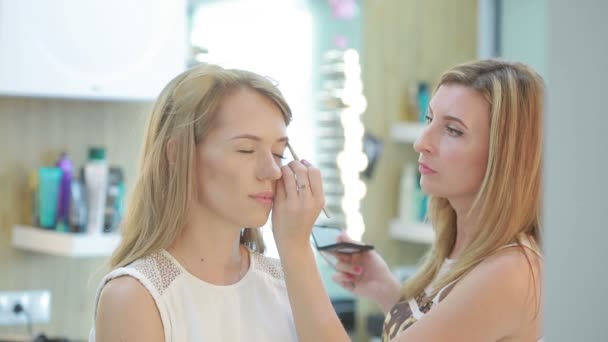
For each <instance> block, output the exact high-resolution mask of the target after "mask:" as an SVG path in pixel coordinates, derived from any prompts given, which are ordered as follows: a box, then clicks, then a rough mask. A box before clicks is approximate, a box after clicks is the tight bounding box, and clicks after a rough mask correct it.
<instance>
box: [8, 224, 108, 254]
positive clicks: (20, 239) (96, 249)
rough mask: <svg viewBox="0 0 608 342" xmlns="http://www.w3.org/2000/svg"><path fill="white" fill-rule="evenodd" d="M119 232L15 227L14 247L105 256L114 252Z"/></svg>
mask: <svg viewBox="0 0 608 342" xmlns="http://www.w3.org/2000/svg"><path fill="white" fill-rule="evenodd" d="M119 242H120V235H119V234H115V233H114V234H99V235H89V234H83V233H82V234H76V233H61V232H56V231H52V230H46V229H42V228H36V227H28V226H20V225H16V226H14V227H13V247H15V248H18V249H24V250H28V251H34V252H38V253H45V254H52V255H59V256H67V257H73V258H86V257H103V256H108V255H110V254H112V252H114V249H116V247H117V246H118V243H119Z"/></svg>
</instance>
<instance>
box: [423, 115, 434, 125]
mask: <svg viewBox="0 0 608 342" xmlns="http://www.w3.org/2000/svg"><path fill="white" fill-rule="evenodd" d="M432 121H433V118H432V117H430V116H429V115H425V116H424V122H425V123H426V124H427V125H428V124H430V123H431V122H432Z"/></svg>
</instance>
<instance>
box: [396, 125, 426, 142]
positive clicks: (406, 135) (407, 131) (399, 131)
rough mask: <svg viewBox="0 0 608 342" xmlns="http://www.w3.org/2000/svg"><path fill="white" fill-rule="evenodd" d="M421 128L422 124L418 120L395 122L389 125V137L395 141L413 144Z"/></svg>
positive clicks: (420, 132)
mask: <svg viewBox="0 0 608 342" xmlns="http://www.w3.org/2000/svg"><path fill="white" fill-rule="evenodd" d="M423 129H424V124H422V123H419V122H406V121H402V122H397V123H394V124H392V125H391V138H392V139H393V140H394V141H396V142H400V143H406V144H413V143H414V142H415V141H416V139H418V137H419V136H420V135H421V134H422V130H423Z"/></svg>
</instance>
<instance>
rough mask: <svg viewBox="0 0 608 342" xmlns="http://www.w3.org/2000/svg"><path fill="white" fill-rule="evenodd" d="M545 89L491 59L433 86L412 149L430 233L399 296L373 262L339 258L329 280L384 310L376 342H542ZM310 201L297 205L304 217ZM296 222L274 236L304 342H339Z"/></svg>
mask: <svg viewBox="0 0 608 342" xmlns="http://www.w3.org/2000/svg"><path fill="white" fill-rule="evenodd" d="M543 87H544V86H543V82H542V79H541V78H540V77H539V76H538V74H537V73H536V72H534V71H533V70H532V69H530V68H529V67H527V66H525V65H523V64H519V63H508V62H504V61H498V60H483V61H476V62H471V63H468V64H464V65H459V66H456V67H454V68H452V69H450V70H448V71H447V72H445V73H444V74H443V75H442V76H441V78H440V80H439V84H438V86H437V88H436V90H435V93H434V95H433V98H432V100H431V102H430V108H429V114H428V117H427V125H426V127H425V129H424V131H423V133H422V135H421V137H420V138H419V139H418V140H417V141H416V143H415V145H414V148H415V150H416V151H417V152H418V153H419V155H420V157H419V170H420V172H421V174H422V177H421V180H420V184H421V187H422V189H423V190H424V191H425V192H426V193H428V194H429V195H430V196H431V200H430V208H429V216H430V221H431V223H432V225H433V228H434V230H435V232H436V238H435V241H434V243H433V245H432V248H431V249H430V252H429V254H428V256H427V258H426V261H425V262H424V264H423V265H422V266H421V267H420V269H419V271H418V273H417V274H416V275H414V276H413V277H412V278H410V279H409V280H407V282H406V283H405V284H404V285H403V286H402V285H401V284H399V283H398V281H397V280H396V279H395V278H394V277H393V275H392V274H391V272H390V271H389V269H388V267H387V265H386V263H384V261H383V260H382V258H381V257H380V256H379V255H378V254H377V253H376V252H373V251H370V252H365V253H361V254H360V255H355V256H353V257H349V256H339V259H340V262H339V263H338V264H337V269H338V270H339V272H338V273H336V275H335V276H334V280H335V281H336V282H337V283H338V284H340V285H342V286H343V287H344V288H346V289H347V290H349V291H351V292H353V293H354V294H357V295H361V296H366V297H369V298H371V299H373V300H374V301H375V302H376V303H377V304H378V305H379V306H380V307H381V308H382V310H383V311H384V313H385V314H386V319H385V322H384V333H383V340H384V341H393V342H400V341H403V342H409V341H413V342H445V341H450V342H489V341H500V342H515V341H517V342H520V341H521V342H524V341H525V342H528V341H537V340H539V339H541V338H542V336H543V332H542V327H541V322H542V319H543V312H542V302H541V299H542V293H541V288H542V286H541V278H542V275H541V273H542V257H541V254H540V251H539V242H540V222H539V214H540V205H541V199H540V193H541V189H540V187H541V151H542V114H543V91H544V90H543ZM307 200H308V201H309V202H307ZM317 200H320V199H307V198H300V202H301V205H303V206H305V205H306V203H313V204H314V203H316V201H317ZM387 200H388V199H387ZM279 204H280V203H277V205H279ZM313 216H314V215H313ZM298 222H299V221H298V220H293V221H291V225H287V224H283V225H278V226H275V227H274V228H273V229H274V234H275V239H276V241H277V245H278V249H279V253H280V255H281V260H282V263H283V267H284V271H285V279H286V283H287V287H288V292H289V297H290V300H291V303H292V309H293V313H294V317H295V322H296V327H297V330H298V334H299V336H300V337H301V338H300V341H305V342H309V341H310V342H312V341H315V342H317V341H332V342H335V341H347V340H348V336H347V335H346V333H345V331H344V330H343V328H342V326H341V325H340V324H339V323H336V322H335V320H334V319H333V316H335V314H334V313H333V310H332V307H331V305H330V304H329V302H328V301H327V300H326V294H325V293H324V289H323V286H322V284H321V281H320V278H319V274H318V272H317V269H316V266H315V262H314V257H313V253H312V251H311V248H310V244H309V242H308V237H309V235H310V231H311V229H310V226H309V225H308V224H297V223H298ZM286 228H289V229H286ZM342 239H348V238H347V237H345V236H343V237H342ZM328 318H331V319H328Z"/></svg>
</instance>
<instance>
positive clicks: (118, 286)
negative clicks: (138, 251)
mask: <svg viewBox="0 0 608 342" xmlns="http://www.w3.org/2000/svg"><path fill="white" fill-rule="evenodd" d="M141 327H146V329H141ZM95 330H96V334H97V336H98V338H97V339H96V340H97V341H100V342H101V341H115V340H137V341H164V332H163V326H162V322H161V319H160V314H159V312H158V309H157V308H156V304H155V303H154V299H153V298H152V296H151V295H150V293H149V292H148V290H146V288H145V287H144V286H143V285H142V284H141V283H140V282H139V281H138V280H137V279H135V278H133V277H129V276H122V277H118V278H115V279H112V280H110V281H109V282H108V283H107V284H106V285H105V286H104V287H103V289H102V291H101V293H100V295H99V303H98V305H97V313H96V320H95Z"/></svg>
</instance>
